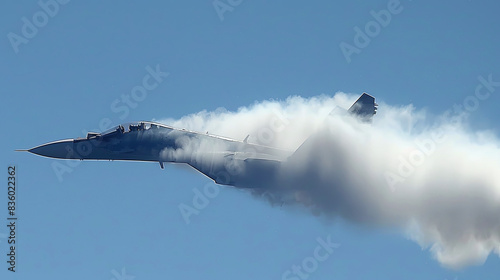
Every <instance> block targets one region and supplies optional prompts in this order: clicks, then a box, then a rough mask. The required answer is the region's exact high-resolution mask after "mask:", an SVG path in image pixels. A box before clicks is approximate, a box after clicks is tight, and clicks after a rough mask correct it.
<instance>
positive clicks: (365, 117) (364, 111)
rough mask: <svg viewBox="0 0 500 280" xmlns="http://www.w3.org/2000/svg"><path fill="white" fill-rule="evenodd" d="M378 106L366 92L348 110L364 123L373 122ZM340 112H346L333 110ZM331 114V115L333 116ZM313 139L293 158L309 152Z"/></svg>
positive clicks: (307, 140) (306, 142) (294, 154)
mask: <svg viewBox="0 0 500 280" xmlns="http://www.w3.org/2000/svg"><path fill="white" fill-rule="evenodd" d="M377 106H378V104H377V103H375V97H373V96H371V95H369V94H367V93H366V92H364V93H363V94H362V95H361V96H360V97H359V98H358V100H356V102H354V104H352V106H351V108H349V110H347V112H349V113H350V114H353V115H355V116H357V117H358V118H360V119H361V120H362V121H364V122H371V121H372V118H373V115H375V114H376V113H377ZM338 110H341V111H340V112H345V109H340V108H339V107H336V108H334V109H333V110H332V113H335V112H337V111H338ZM332 113H330V114H332ZM310 139H311V137H309V138H307V139H306V140H305V141H304V143H302V145H300V146H299V148H298V149H297V150H296V151H295V152H294V153H293V154H292V156H291V157H294V156H297V154H298V153H297V152H300V151H301V150H307V148H305V147H307V146H311V145H312V143H309V144H308V142H311V141H309V140H310Z"/></svg>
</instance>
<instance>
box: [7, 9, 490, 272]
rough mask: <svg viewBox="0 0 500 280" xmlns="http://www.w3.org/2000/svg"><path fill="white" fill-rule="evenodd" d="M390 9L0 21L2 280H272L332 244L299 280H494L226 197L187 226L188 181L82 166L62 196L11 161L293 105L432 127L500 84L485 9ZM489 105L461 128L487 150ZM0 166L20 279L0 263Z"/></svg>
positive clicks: (26, 162)
mask: <svg viewBox="0 0 500 280" xmlns="http://www.w3.org/2000/svg"><path fill="white" fill-rule="evenodd" d="M41 2H42V3H48V2H51V1H48V0H41ZM61 2H63V1H61ZM240 2H241V3H240ZM393 2H394V1H388V0H381V1H379V0H377V1H346V0H342V1H312V2H305V1H295V0H294V1H262V0H254V1H246V0H245V1H237V0H233V1H229V0H220V2H218V3H219V4H218V7H219V8H220V9H224V7H226V8H227V7H229V10H228V11H226V12H223V13H222V14H221V11H219V13H218V12H217V10H216V9H215V8H214V5H213V3H212V1H195V2H190V1H149V2H141V3H134V4H130V3H123V2H120V1H104V2H103V1H69V2H68V3H66V4H58V8H57V9H56V8H55V6H54V5H53V4H52V6H50V5H49V7H48V8H46V9H48V10H49V11H48V12H43V11H44V10H43V8H42V7H41V6H40V4H38V2H37V1H8V2H5V3H3V5H2V9H1V12H0V13H1V16H0V22H1V24H0V35H2V36H3V37H2V38H3V39H2V40H0V50H1V64H0V69H1V75H0V85H1V90H2V98H3V101H2V102H0V104H1V105H0V106H1V110H0V111H1V114H2V119H3V120H4V121H3V129H2V137H1V140H0V141H1V147H2V149H0V155H1V158H2V162H3V164H2V166H3V168H4V173H3V174H4V175H3V176H4V179H3V182H4V183H3V185H4V186H3V187H2V188H0V190H1V191H0V197H1V199H0V209H1V211H0V218H1V222H0V224H1V225H2V226H1V227H0V256H2V257H1V258H0V260H1V262H0V263H2V265H0V278H1V279H117V280H120V279H131V278H126V277H123V276H125V275H127V276H135V279H136V280H140V279H200V278H203V279H282V276H283V274H284V273H285V272H286V271H287V270H288V269H291V267H292V265H294V264H302V263H303V261H304V260H307V259H308V258H309V259H310V258H311V257H313V256H314V251H315V248H316V247H317V246H318V242H317V238H323V239H326V238H327V237H328V236H330V238H331V240H332V241H333V242H335V243H338V244H340V246H338V248H335V249H333V252H332V253H331V254H330V255H328V258H327V259H326V260H324V261H322V262H318V266H317V267H316V268H315V269H314V271H312V272H311V273H310V275H309V278H308V279H440V280H441V279H498V275H500V259H499V258H498V256H497V255H491V256H490V257H489V258H488V260H487V262H486V263H485V264H484V265H481V266H476V267H469V268H465V269H462V270H459V271H452V270H448V269H445V268H442V267H441V266H440V265H439V264H438V263H437V261H435V260H433V259H432V257H431V254H430V253H429V252H428V250H422V249H421V248H420V247H419V246H418V245H417V244H415V243H414V242H413V241H410V240H407V239H406V238H405V237H404V236H403V235H401V234H398V233H396V232H387V231H381V230H375V229H366V228H361V227H358V226H355V225H351V224H348V223H346V222H343V221H334V222H330V223H326V222H325V221H322V220H321V219H318V218H315V217H314V216H312V215H309V214H308V213H300V212H293V211H286V210H284V209H280V208H279V207H275V208H272V207H270V206H269V205H267V204H266V203H264V202H262V201H260V200H256V199H253V198H252V197H251V196H249V195H248V194H246V193H244V192H240V191H237V190H232V189H228V188H225V187H222V188H221V191H220V193H219V194H218V195H217V196H216V197H215V198H211V199H210V200H209V204H208V206H207V207H205V208H203V209H201V211H200V213H199V215H196V216H192V219H191V223H190V224H188V225H187V224H186V223H185V221H184V219H183V218H182V216H181V214H180V211H179V205H180V204H181V203H185V204H188V205H189V204H191V205H192V199H193V196H194V190H201V191H203V188H204V187H205V186H206V185H207V184H209V185H210V181H209V180H208V179H207V178H206V177H204V176H202V175H200V174H197V173H195V172H192V171H191V170H188V169H186V168H180V167H176V166H166V168H165V170H161V169H160V168H159V166H158V164H154V163H134V162H83V163H81V164H79V165H77V166H74V167H68V168H70V169H71V172H68V173H65V174H63V175H62V180H59V178H58V176H57V175H56V173H55V172H54V169H53V163H54V162H55V161H54V160H51V159H47V158H42V157H37V156H34V155H31V154H28V153H15V152H14V149H18V148H31V147H33V146H36V145H39V144H42V143H46V142H49V141H52V140H58V139H65V138H74V137H79V136H82V135H84V133H85V132H86V131H88V130H98V128H99V122H100V121H101V120H103V119H105V120H107V119H109V121H110V122H111V123H112V124H113V125H115V124H119V123H122V122H128V121H136V120H151V119H162V118H179V117H181V116H183V115H185V114H189V113H194V112H198V111H200V110H215V109H217V108H218V107H224V108H226V109H228V110H235V109H237V108H238V107H240V106H246V105H249V104H252V103H253V102H255V101H258V100H267V99H284V98H286V97H287V96H289V95H302V96H304V97H308V96H315V95H319V94H334V93H335V92H336V91H343V92H352V93H362V92H363V91H367V92H369V93H371V94H372V95H374V96H376V97H377V99H378V100H383V101H385V102H387V103H390V104H395V105H397V104H401V105H406V104H409V103H413V104H414V105H415V106H416V107H418V108H422V107H426V108H428V109H429V110H430V111H431V112H434V113H436V114H437V113H440V112H442V111H445V110H447V109H450V108H452V106H453V104H455V103H461V102H463V100H464V98H465V97H466V96H468V95H471V94H473V93H474V89H475V87H476V86H477V85H478V83H479V82H478V79H477V77H478V76H480V75H482V76H485V77H487V76H488V75H489V74H491V75H492V76H493V80H497V81H498V80H500V70H499V65H500V56H499V54H498V46H500V39H499V38H500V37H499V36H498V26H499V24H498V15H499V11H500V4H499V3H498V2H497V1H464V0H459V1H437V2H436V1H434V2H427V3H424V2H422V1H409V0H402V1H401V2H400V4H399V5H397V3H393ZM51 3H53V2H51ZM221 3H222V4H221ZM224 5H226V6H224ZM228 5H229V6H228ZM231 5H233V6H231ZM388 5H389V8H388ZM383 9H384V10H388V9H389V10H392V12H393V13H391V20H390V22H389V23H388V24H384V25H386V26H382V27H380V30H379V31H378V30H376V29H373V30H372V32H375V33H376V34H374V36H373V37H371V38H370V42H369V44H367V45H366V46H364V45H363V46H362V47H360V48H358V51H357V52H358V53H354V54H352V55H350V56H349V58H350V60H351V61H350V62H348V61H347V59H346V57H345V56H344V54H343V52H342V50H341V48H340V44H341V43H342V42H345V43H347V44H350V45H352V46H354V47H356V45H355V42H354V38H355V30H354V28H355V27H356V26H357V27H360V28H361V29H364V28H365V26H366V25H367V24H369V23H370V22H371V21H373V20H374V17H373V15H372V14H371V13H370V11H374V12H376V13H378V12H379V11H380V10H383ZM47 13H51V14H52V15H47ZM23 18H26V19H27V21H28V22H29V23H26V22H25V21H23ZM44 21H45V22H44ZM34 22H35V23H37V24H38V25H39V27H36V26H35V28H36V29H37V30H36V31H34V30H33V28H30V26H29V25H31V24H34ZM25 25H26V26H25ZM23 26H25V27H23ZM379 26H380V25H379ZM23 29H24V35H23ZM376 31H378V32H376ZM26 35H27V36H26ZM372 35H373V34H372ZM27 37H31V38H27ZM12 42H14V43H12ZM358 43H359V42H358ZM358 45H359V44H358ZM157 65H158V67H159V68H160V70H161V71H163V72H168V73H169V76H168V77H165V76H160V77H158V80H159V81H161V82H160V83H158V85H157V86H156V87H155V88H154V89H151V90H149V91H147V92H146V94H145V95H144V96H141V98H139V99H140V101H138V102H136V101H134V100H132V101H129V104H131V105H127V103H125V101H123V100H122V95H128V96H130V94H131V90H132V89H133V88H134V87H136V86H140V85H142V82H143V78H144V77H145V76H146V75H147V74H148V70H146V68H147V67H148V66H150V67H151V68H156V67H157ZM498 93H500V90H498V91H497V92H495V93H494V94H493V96H492V97H491V98H490V99H488V102H484V103H481V104H480V109H479V110H477V111H475V112H474V114H473V116H472V123H473V125H475V126H476V127H477V128H481V129H483V128H487V129H493V130H494V131H496V132H497V134H498V129H497V127H496V125H497V123H498V122H497V121H496V120H497V119H498V118H499V117H500V113H499V112H498V109H497V108H498V104H500V96H498V95H497V94H498ZM112 104H114V109H113V108H112V107H113V106H112ZM132 107H135V108H132ZM123 108H128V109H129V111H125V109H123ZM63 163H64V164H67V163H66V162H63ZM10 164H15V165H16V166H17V180H18V181H17V182H18V205H17V206H18V210H17V214H18V217H19V220H18V222H17V223H18V226H17V236H16V237H17V243H16V245H17V255H16V256H17V263H16V269H17V272H16V273H11V272H9V271H7V267H8V266H7V264H6V262H5V260H6V254H7V239H6V233H7V228H6V226H5V225H4V224H7V222H6V217H7V199H6V194H7V183H6V181H7V167H8V166H9V165H10ZM76 164H78V162H77V163H76ZM66 166H67V165H66ZM122 268H125V271H122ZM122 272H125V275H124V274H122ZM290 279H293V278H290ZM296 279H300V278H296Z"/></svg>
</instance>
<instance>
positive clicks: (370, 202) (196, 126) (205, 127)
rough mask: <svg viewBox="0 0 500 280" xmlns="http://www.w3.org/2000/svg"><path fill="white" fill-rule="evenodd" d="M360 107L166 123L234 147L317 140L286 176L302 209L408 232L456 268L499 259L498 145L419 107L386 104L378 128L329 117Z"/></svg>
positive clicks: (456, 119)
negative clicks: (221, 138) (231, 141)
mask: <svg viewBox="0 0 500 280" xmlns="http://www.w3.org/2000/svg"><path fill="white" fill-rule="evenodd" d="M355 99H356V96H353V95H346V94H343V93H337V94H336V95H335V96H334V97H328V96H319V97H313V98H309V99H304V98H301V97H290V98H288V99H287V100H286V101H283V102H280V101H265V102H261V103H256V104H254V105H252V106H250V107H245V108H240V109H239V110H238V111H237V112H228V111H225V110H217V111H215V112H205V111H203V112H200V113H197V114H192V115H188V116H186V117H183V118H181V119H180V120H164V121H162V122H164V123H168V124H170V125H172V126H175V127H180V128H186V129H189V130H194V131H202V132H205V131H208V132H210V133H213V134H218V135H223V136H226V137H230V138H234V139H241V140H243V139H244V138H245V137H246V136H247V135H250V137H249V139H248V140H249V142H250V143H252V142H253V143H256V144H266V145H269V146H273V147H278V148H282V149H289V150H292V151H293V150H295V149H297V148H298V147H299V146H300V145H301V144H302V142H303V141H304V140H306V138H308V137H309V136H310V137H309V138H308V140H307V142H306V143H305V144H304V145H303V146H301V148H300V149H299V150H298V151H297V152H296V153H295V154H294V155H293V156H292V157H291V160H290V162H289V163H287V164H285V165H284V167H283V172H282V174H281V176H283V177H284V178H283V182H286V184H287V185H289V186H290V188H291V189H293V195H292V197H294V200H295V201H297V202H301V203H302V204H303V205H305V206H306V207H307V208H309V209H311V210H312V211H313V212H314V213H318V214H321V215H324V216H326V217H333V216H341V217H343V218H346V219H349V220H352V221H355V222H361V223H366V224H371V225H378V226H396V227H399V228H402V229H406V230H407V232H408V234H409V236H410V238H412V239H413V240H415V241H417V242H418V243H419V244H420V245H421V246H423V247H430V250H431V252H432V253H433V255H434V256H435V257H436V258H437V260H438V261H439V262H440V263H442V264H443V265H445V266H448V267H454V268H456V267H461V266H465V265H470V264H479V263H483V262H484V261H485V260H486V258H487V257H488V255H489V254H490V253H492V252H495V253H497V254H500V149H499V143H500V142H499V140H498V139H497V138H496V136H494V135H492V134H491V133H488V132H473V131H470V130H468V129H466V126H465V125H464V121H463V119H462V118H461V116H449V115H446V114H444V115H442V116H439V117H431V116H429V114H427V113H426V112H425V111H423V110H416V109H415V108H413V107H412V106H411V105H409V106H404V107H394V106H389V105H387V104H381V105H380V107H379V112H378V114H377V115H375V117H374V121H373V123H372V124H366V123H361V122H359V121H357V120H356V119H354V118H352V117H350V116H346V115H342V114H335V115H333V116H330V117H328V118H327V116H328V114H329V113H330V111H331V110H332V109H333V108H334V107H336V106H340V107H343V108H349V106H350V105H351V104H352V103H353V102H354V101H355ZM276 120H280V123H279V124H278V125H276ZM270 127H271V128H274V129H272V130H269V128H270ZM276 128H279V129H276ZM262 131H267V136H266V137H263V136H262V135H264V134H262V133H261V132H262ZM269 131H271V132H272V134H271V133H270V132H269ZM262 142H265V143H262ZM282 195H283V193H275V194H274V195H273V196H271V197H272V198H273V199H277V200H281V199H284V198H283V197H282ZM287 195H288V196H287V197H289V196H290V194H287ZM268 198H269V197H268ZM271 202H272V203H276V201H271Z"/></svg>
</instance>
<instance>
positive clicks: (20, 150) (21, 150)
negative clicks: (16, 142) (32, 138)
mask: <svg viewBox="0 0 500 280" xmlns="http://www.w3.org/2000/svg"><path fill="white" fill-rule="evenodd" d="M14 151H15V152H29V151H30V150H24V149H17V150H14Z"/></svg>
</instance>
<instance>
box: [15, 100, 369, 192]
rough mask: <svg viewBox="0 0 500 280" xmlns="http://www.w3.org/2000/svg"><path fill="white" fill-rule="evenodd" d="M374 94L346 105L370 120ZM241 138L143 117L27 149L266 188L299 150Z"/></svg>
mask: <svg viewBox="0 0 500 280" xmlns="http://www.w3.org/2000/svg"><path fill="white" fill-rule="evenodd" d="M377 106H378V105H377V104H376V103H375V98H374V97H372V96H371V95H368V94H367V93H363V94H362V95H361V96H360V97H359V98H358V100H357V101H356V102H355V103H354V104H353V105H352V106H351V107H350V108H349V109H348V110H347V112H348V113H349V114H352V115H354V116H356V117H357V118H360V119H361V120H362V121H365V122H370V121H371V119H372V117H373V115H374V114H375V113H376V110H377ZM247 140H248V136H247V137H246V138H245V139H244V140H243V141H240V140H235V139H229V138H225V137H220V136H215V135H210V134H208V133H201V132H195V131H189V130H186V129H177V128H173V127H171V126H168V125H164V124H160V123H155V122H148V121H141V122H137V123H127V124H121V125H118V126H116V127H114V128H112V129H109V130H107V131H104V132H101V133H97V132H89V133H88V134H87V136H86V137H85V138H76V139H67V140H59V141H54V142H50V143H47V144H43V145H40V146H37V147H34V148H32V149H29V150H22V151H28V152H30V153H33V154H36V155H40V156H45V157H50V158H57V159H69V160H122V161H146V162H158V163H159V165H160V167H161V168H162V169H163V168H164V163H182V164H188V165H189V166H191V167H193V168H195V169H196V170H198V171H199V172H201V173H203V174H205V175H206V176H208V177H209V178H211V179H212V180H214V181H215V183H217V184H221V185H229V186H235V187H240V188H265V187H269V186H270V185H275V182H274V179H275V178H276V177H277V175H278V173H279V172H280V167H281V165H282V164H283V163H286V162H287V161H290V160H291V159H292V158H293V155H294V154H295V153H296V152H297V151H299V150H300V149H301V148H302V147H304V146H305V144H306V142H307V140H306V141H305V142H304V143H303V144H302V145H301V146H300V147H299V148H298V149H297V151H287V150H283V149H280V148H276V147H268V146H263V145H257V144H251V143H248V141H247Z"/></svg>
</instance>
